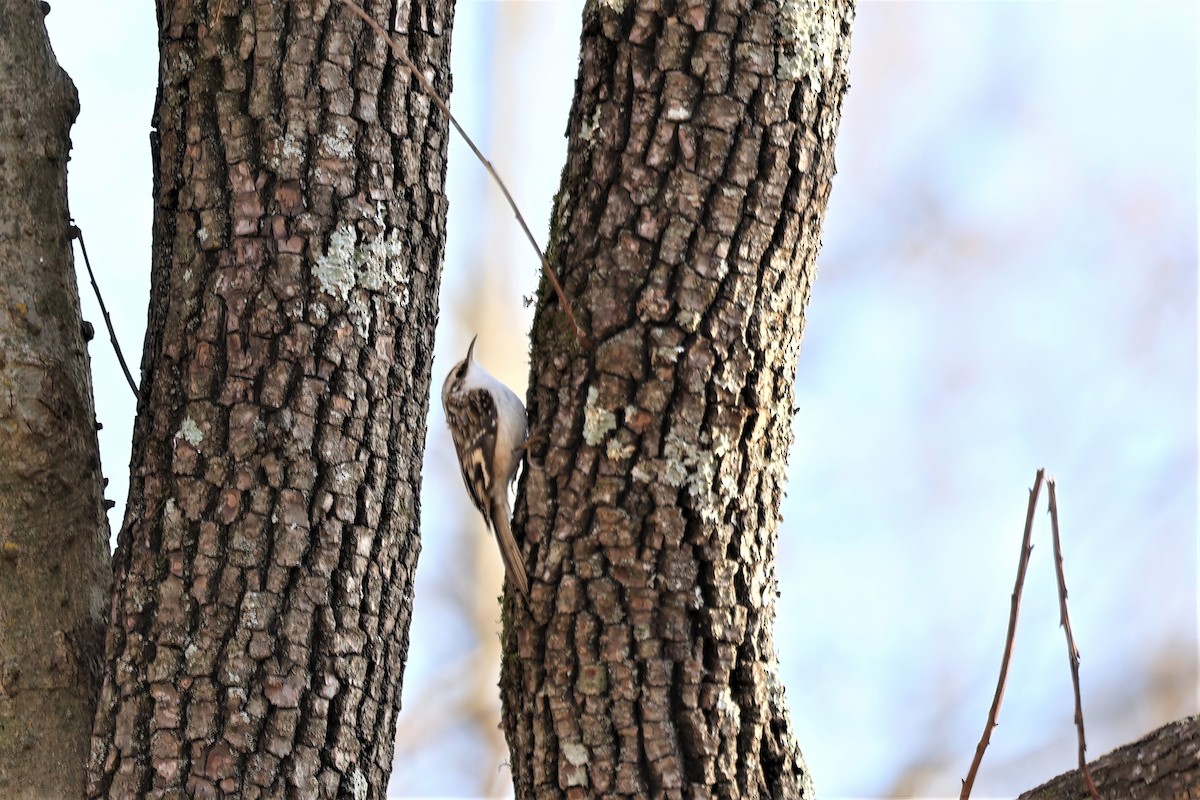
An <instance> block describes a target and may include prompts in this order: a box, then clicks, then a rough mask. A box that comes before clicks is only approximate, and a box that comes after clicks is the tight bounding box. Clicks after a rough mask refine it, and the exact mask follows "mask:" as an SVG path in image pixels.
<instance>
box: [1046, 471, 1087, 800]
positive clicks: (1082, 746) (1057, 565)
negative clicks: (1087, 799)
mask: <svg viewBox="0 0 1200 800" xmlns="http://www.w3.org/2000/svg"><path fill="white" fill-rule="evenodd" d="M1054 486H1055V483H1054V478H1050V479H1049V480H1048V481H1046V488H1047V489H1049V491H1050V530H1051V531H1052V532H1053V534H1054V572H1055V574H1056V575H1057V576H1058V609H1059V622H1060V624H1061V625H1062V626H1063V629H1064V630H1065V631H1066V632H1067V655H1068V656H1069V657H1070V660H1071V683H1072V685H1073V686H1074V687H1075V727H1076V728H1077V729H1078V730H1079V771H1080V772H1081V773H1082V774H1083V779H1084V781H1085V782H1086V783H1087V787H1088V792H1089V793H1090V794H1091V795H1092V798H1093V800H1100V791H1099V790H1098V789H1097V788H1096V782H1095V781H1094V780H1092V773H1091V770H1089V769H1088V765H1087V755H1086V752H1087V741H1086V739H1085V738H1084V735H1083V700H1082V699H1080V695H1079V650H1077V649H1076V648H1075V637H1074V636H1073V635H1072V634H1071V617H1070V615H1068V614H1067V577H1066V574H1065V573H1064V572H1063V557H1062V540H1061V539H1060V538H1059V535H1058V497H1057V495H1056V494H1055V492H1054Z"/></svg>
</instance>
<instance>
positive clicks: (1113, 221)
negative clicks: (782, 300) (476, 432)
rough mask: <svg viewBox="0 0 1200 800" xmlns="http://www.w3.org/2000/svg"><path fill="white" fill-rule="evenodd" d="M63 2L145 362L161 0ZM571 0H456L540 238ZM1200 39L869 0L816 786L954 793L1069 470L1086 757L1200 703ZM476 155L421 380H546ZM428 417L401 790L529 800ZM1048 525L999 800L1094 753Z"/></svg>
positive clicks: (489, 115)
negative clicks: (1078, 729) (1023, 565)
mask: <svg viewBox="0 0 1200 800" xmlns="http://www.w3.org/2000/svg"><path fill="white" fill-rule="evenodd" d="M51 3H52V6H53V10H52V12H51V14H50V16H49V17H48V20H47V22H48V25H49V28H50V33H51V37H52V41H53V43H54V46H55V49H56V52H57V54H58V57H59V59H60V61H61V62H62V63H63V65H64V66H65V68H66V69H67V70H68V71H69V73H70V74H71V77H72V78H73V79H74V80H75V83H76V85H77V86H78V87H79V91H80V96H81V101H82V105H83V110H82V113H81V114H80V117H79V121H78V122H77V123H76V125H75V128H74V131H73V140H74V143H75V149H74V153H73V157H72V161H71V172H70V189H71V208H72V212H73V214H74V215H75V218H76V221H77V222H78V224H79V225H80V226H82V228H83V230H84V232H85V234H86V238H87V242H88V246H89V253H90V254H91V255H92V258H93V259H94V265H95V266H96V268H97V271H98V277H99V279H100V281H101V284H102V286H103V287H104V288H105V291H106V292H107V298H106V299H107V302H108V304H109V306H110V307H111V308H112V309H113V311H114V314H115V322H116V325H117V329H118V334H119V337H120V340H121V342H122V344H123V347H124V349H125V352H126V355H127V357H128V359H129V360H130V363H131V364H133V365H136V364H137V363H138V361H139V354H138V351H139V349H140V347H141V343H142V336H143V326H144V324H145V315H146V298H147V292H148V265H149V249H150V216H151V198H150V157H149V149H148V144H147V135H148V133H149V125H150V114H151V110H152V106H153V101H154V95H155V88H156V86H155V81H156V70H157V66H156V63H157V56H156V51H155V46H156V45H155V42H156V33H155V29H154V9H153V7H152V4H150V3H147V2H133V1H132V0H118V1H117V2H111V3H104V4H98V3H94V2H91V0H51ZM580 11H581V4H580V3H579V2H577V0H526V1H518V0H508V1H507V2H499V1H497V2H483V1H481V0H462V2H460V3H459V4H458V11H457V20H456V23H455V31H454V85H455V93H454V96H453V106H454V108H455V110H456V113H457V114H458V115H459V116H460V118H461V121H462V122H463V124H464V125H465V126H466V128H467V129H468V130H469V131H471V132H472V133H473V134H474V135H475V136H476V137H477V138H478V140H479V142H480V144H481V146H482V147H483V149H484V151H485V152H486V153H487V154H488V155H489V156H490V158H491V159H492V160H493V162H494V163H495V164H496V166H497V168H498V169H499V170H500V171H501V173H502V174H503V175H504V176H505V177H506V178H507V180H508V182H509V185H510V187H511V189H512V190H513V193H514V195H515V196H516V198H517V200H518V202H519V203H520V205H521V207H522V208H523V210H524V212H525V214H526V216H527V217H528V219H529V220H530V224H531V226H532V227H533V228H534V230H535V232H537V233H538V234H539V235H540V236H541V237H543V238H544V236H545V231H546V230H547V227H548V224H547V220H548V218H549V210H550V202H551V198H552V196H553V193H554V191H555V190H556V189H557V185H558V176H559V171H560V169H561V166H562V163H563V158H564V154H565V146H566V141H565V139H564V131H565V129H566V120H567V112H568V108H569V105H570V100H571V94H572V90H573V83H574V78H575V71H576V66H577V54H578V36H579V20H580ZM1197 26H1198V21H1197V7H1196V6H1195V5H1194V4H1192V3H1190V2H1177V3H1171V2H1149V3H1147V2H1142V3H1132V2H1131V3H1093V2H1087V3H1081V2H1061V3H1060V2H1037V3H1009V2H981V3H965V2H963V3H935V2H914V3H884V2H863V3H861V4H860V5H859V10H858V18H857V21H856V23H855V29H854V41H853V47H852V53H853V55H852V58H851V70H852V75H851V83H852V88H851V90H850V92H849V94H848V95H847V97H846V101H845V108H844V117H843V121H842V127H841V134H840V136H839V138H838V144H837V153H838V167H839V171H838V175H837V177H836V178H835V181H834V189H833V198H832V201H831V204H830V207H829V212H828V216H827V221H826V225H825V233H824V242H825V246H824V250H823V252H822V254H821V259H820V277H819V280H818V281H817V284H816V288H815V291H814V293H813V298H812V303H811V306H810V308H809V316H808V328H807V332H806V334H805V337H804V347H803V352H802V355H801V359H800V368H799V374H798V376H797V398H798V405H799V406H800V413H799V415H798V416H797V417H796V421H795V427H796V431H795V433H796V442H795V446H794V448H793V452H792V456H791V483H790V491H789V495H788V498H787V500H786V501H785V507H784V509H783V514H784V518H785V521H784V524H783V528H782V533H781V538H780V550H779V575H780V581H779V582H780V590H781V597H780V600H779V609H778V611H779V619H778V627H777V642H778V647H779V652H780V658H781V662H782V669H783V674H784V677H785V682H786V685H787V687H788V699H789V703H790V707H791V711H792V718H793V722H794V726H795V729H796V730H797V732H798V736H799V740H800V744H801V746H802V748H803V750H804V753H805V755H806V757H807V759H808V762H809V766H810V767H811V769H812V771H813V774H814V777H815V780H816V785H817V787H818V790H819V791H820V793H821V796H822V797H826V798H833V797H846V798H849V797H857V798H877V797H918V798H937V797H951V796H954V797H956V796H957V794H958V789H959V785H960V780H961V778H962V777H963V775H964V774H965V773H966V769H967V766H968V764H969V762H970V759H971V756H972V755H973V753H974V748H975V744H976V742H977V740H978V738H979V734H980V732H981V731H982V729H983V724H984V719H985V716H986V713H987V709H988V706H989V704H990V703H991V699H992V692H993V690H994V687H995V680H996V676H997V672H998V669H999V661H1000V656H1001V651H1002V649H1003V643H1004V631H1005V626H1006V624H1007V614H1008V606H1009V595H1010V593H1011V591H1012V584H1013V578H1014V574H1015V569H1016V563H1017V556H1018V550H1019V545H1020V537H1021V528H1022V523H1023V519H1024V512H1025V505H1026V500H1027V489H1028V488H1029V486H1030V485H1031V484H1032V481H1033V476H1034V472H1035V470H1036V469H1037V468H1038V467H1040V466H1045V467H1046V468H1047V469H1048V470H1049V471H1050V472H1051V473H1052V474H1053V475H1055V476H1056V477H1057V478H1058V481H1059V502H1060V513H1061V521H1062V528H1063V537H1064V547H1065V551H1066V569H1067V580H1068V585H1069V586H1070V589H1071V614H1072V622H1073V627H1074V633H1075V637H1076V642H1077V644H1078V646H1079V648H1080V650H1081V652H1082V655H1083V661H1082V691H1083V702H1084V713H1085V717H1086V721H1087V726H1088V743H1089V745H1090V746H1089V754H1090V755H1091V756H1098V755H1100V754H1102V753H1104V752H1107V751H1108V750H1110V749H1112V748H1113V747H1115V746H1117V745H1120V744H1123V743H1126V742H1129V741H1132V740H1135V739H1137V738H1139V737H1140V736H1142V735H1143V734H1145V733H1147V732H1149V731H1150V730H1152V729H1153V728H1155V727H1157V726H1158V725H1161V724H1163V723H1165V722H1167V721H1169V720H1172V719H1177V718H1179V717H1182V716H1185V715H1188V714H1194V713H1196V712H1197V707H1198V702H1197V689H1198V687H1197V676H1198V669H1197V544H1196V534H1197V430H1196V422H1197V411H1196V408H1197V406H1196V386H1197V360H1196V348H1197V327H1196V308H1197V95H1198V93H1200V92H1198V88H1200V87H1198V86H1197V84H1198V78H1197V74H1198V73H1197V38H1198V30H1197ZM453 142H454V146H453V148H452V152H451V161H450V187H449V193H450V201H451V205H450V214H451V218H450V223H449V230H450V234H449V235H450V239H449V243H448V246H447V262H446V271H445V278H444V293H443V299H442V315H441V328H440V330H439V332H438V351H437V363H436V364H435V375H434V389H435V392H436V391H437V390H438V389H439V388H440V386H441V381H442V378H443V376H444V374H445V371H446V370H447V369H448V368H449V367H450V365H451V364H452V363H453V362H454V361H455V360H457V359H458V358H460V357H461V354H462V353H463V351H465V347H466V343H467V341H468V340H469V339H470V337H471V335H473V334H474V333H476V332H479V333H480V334H481V340H482V344H481V346H480V347H479V348H478V354H479V356H480V357H481V359H482V360H483V361H484V362H485V363H486V364H487V365H488V367H489V369H491V370H492V371H493V372H494V373H495V374H497V375H498V376H499V377H501V378H502V379H504V380H506V381H507V382H509V383H510V384H511V385H512V386H513V387H514V388H516V389H517V390H518V393H519V394H523V393H524V387H525V385H526V379H527V371H528V359H527V340H526V332H527V330H528V328H529V321H530V318H531V313H532V310H531V309H529V308H527V307H525V306H524V305H523V303H522V298H523V297H524V296H527V295H530V294H532V292H533V291H534V288H535V287H536V285H537V281H538V266H537V262H536V260H535V258H534V256H533V255H532V253H531V252H530V251H529V249H528V246H527V245H526V244H525V243H524V242H523V241H522V239H521V237H520V234H519V231H518V229H517V227H516V225H515V223H514V222H513V221H512V219H511V215H510V213H509V211H508V210H507V208H506V207H505V206H504V205H503V204H502V201H501V199H500V196H499V194H498V192H497V191H496V190H495V189H494V187H493V186H492V185H491V184H490V183H489V181H488V180H487V178H486V176H485V174H484V172H483V169H482V168H481V167H480V165H479V164H478V163H477V162H475V161H474V160H473V159H472V158H471V157H470V155H469V153H468V152H467V150H466V148H465V147H463V146H462V144H461V142H459V141H458V140H457V139H455V140H453ZM80 269H81V270H82V264H80ZM82 285H83V286H84V292H83V305H84V316H85V317H86V318H87V319H89V320H91V321H92V322H93V323H95V324H96V325H97V327H99V326H100V324H101V322H102V320H101V318H100V314H99V311H98V310H97V308H96V306H95V302H94V300H93V298H92V297H91V294H90V292H87V291H86V282H85V283H83V284H82ZM91 354H92V364H93V369H94V371H95V375H96V397H97V408H98V413H99V416H100V420H101V421H102V422H103V423H104V430H103V431H101V433H100V437H101V447H102V450H103V456H104V466H105V472H106V474H107V476H108V477H109V478H110V479H111V484H110V486H109V488H108V496H109V497H110V498H112V499H113V500H116V501H117V507H116V508H114V509H113V510H112V512H111V513H110V520H111V522H112V526H113V530H114V532H115V531H116V529H117V527H118V526H119V524H120V521H121V518H122V513H123V506H124V500H125V494H126V490H127V476H126V474H125V473H126V471H127V465H128V462H129V439H130V435H131V429H132V417H133V413H134V408H133V401H132V397H131V396H130V394H129V390H128V388H127V387H126V386H125V383H124V380H123V379H122V378H121V375H120V371H119V368H118V367H117V364H116V361H115V359H114V357H113V355H112V352H111V351H110V349H109V347H108V344H107V341H106V337H105V336H103V335H98V336H97V337H96V339H95V340H94V341H93V343H92V346H91ZM433 405H434V408H433V410H432V411H431V415H430V420H429V426H430V427H429V450H428V453H427V456H426V470H425V485H424V489H423V501H422V507H423V531H424V546H423V552H422V555H421V560H420V569H419V571H418V573H417V587H416V592H417V595H416V606H415V612H416V613H415V615H414V621H413V629H412V644H411V650H410V659H409V663H408V669H407V672H406V675H405V691H404V709H403V711H402V712H401V715H400V722H399V731H398V736H397V747H396V769H395V773H394V775H393V777H392V783H391V787H390V795H391V796H393V797H397V798H408V797H457V798H477V797H504V796H506V795H507V794H509V793H511V788H510V782H509V777H508V771H507V767H506V766H505V762H506V761H507V750H506V749H505V746H504V742H503V738H502V735H501V733H500V731H499V730H498V728H497V725H498V721H499V701H498V697H497V689H496V681H497V676H498V654H499V645H498V637H497V633H498V630H499V610H498V606H497V603H496V597H497V595H498V594H499V590H500V582H501V566H500V560H499V558H498V556H497V554H496V552H495V548H494V546H493V545H492V543H491V541H490V539H489V538H487V537H486V536H485V534H484V533H483V531H482V528H481V525H480V524H479V518H478V515H477V514H476V513H475V511H474V509H473V508H472V507H471V505H470V503H469V501H468V500H467V497H466V493H465V491H464V490H463V488H462V486H461V482H460V479H459V476H458V473H457V469H456V467H455V465H454V463H453V460H452V457H451V456H450V455H449V454H450V453H451V445H450V443H449V438H448V436H447V434H446V431H445V425H444V421H443V419H442V416H441V409H440V408H439V407H437V405H438V404H436V403H434V404H433ZM1043 503H1044V501H1043ZM1042 508H1043V510H1044V508H1045V506H1044V504H1043V506H1042ZM1049 533H1050V532H1049V524H1048V521H1047V520H1046V516H1045V514H1044V513H1039V514H1038V526H1037V528H1036V529H1035V533H1034V536H1035V539H1034V543H1035V548H1034V553H1033V559H1032V566H1031V569H1030V574H1029V577H1028V580H1027V582H1026V588H1025V600H1024V606H1023V610H1022V617H1021V625H1020V628H1019V631H1018V635H1017V643H1016V652H1015V656H1014V661H1013V665H1012V668H1011V671H1010V675H1009V682H1008V689H1007V691H1006V694H1005V703H1004V706H1003V708H1002V710H1001V714H1000V727H999V728H998V729H997V730H996V732H995V733H994V735H993V738H992V745H991V747H990V749H989V750H988V753H987V756H986V758H985V759H984V762H983V768H982V771H981V774H980V777H979V780H978V782H977V784H976V790H975V794H974V796H975V797H977V798H984V797H1004V796H1012V795H1015V794H1017V793H1018V792H1020V791H1021V790H1024V789H1027V788H1031V787H1033V786H1034V785H1036V784H1038V783H1040V782H1042V781H1044V780H1046V779H1048V778H1050V777H1052V776H1053V775H1055V774H1057V773H1059V772H1063V771H1065V770H1067V769H1070V768H1072V767H1073V766H1074V765H1075V747H1076V740H1075V735H1076V734H1075V729H1074V727H1073V723H1072V714H1073V705H1072V697H1071V688H1070V676H1069V670H1068V665H1067V657H1066V645H1065V642H1064V638H1063V635H1062V632H1061V630H1060V629H1059V627H1058V610H1057V598H1056V594H1055V583H1054V573H1053V563H1052V558H1051V548H1050V539H1049Z"/></svg>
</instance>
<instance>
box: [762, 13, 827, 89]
mask: <svg viewBox="0 0 1200 800" xmlns="http://www.w3.org/2000/svg"><path fill="white" fill-rule="evenodd" d="M775 28H776V30H777V31H778V33H779V37H780V41H779V44H778V45H777V47H776V55H777V58H778V63H777V65H776V69H775V76H776V77H778V78H779V79H781V80H793V81H798V80H801V79H803V78H808V80H809V82H810V83H811V84H812V88H813V91H815V92H820V91H821V86H822V83H823V80H824V78H825V76H827V75H829V74H830V73H831V72H832V70H833V51H834V44H835V42H836V41H837V28H838V20H837V15H836V13H835V12H834V10H833V9H831V8H829V7H828V6H827V4H825V3H823V2H820V0H780V3H779V14H778V16H777V17H776V19H775Z"/></svg>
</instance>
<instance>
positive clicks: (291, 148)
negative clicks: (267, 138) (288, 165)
mask: <svg viewBox="0 0 1200 800" xmlns="http://www.w3.org/2000/svg"><path fill="white" fill-rule="evenodd" d="M280 155H281V156H282V157H283V158H286V159H287V160H289V161H298V160H300V159H302V158H304V146H303V145H302V144H300V141H299V140H298V139H297V138H296V137H295V136H293V135H292V133H291V131H288V132H287V133H286V134H284V137H283V147H282V148H281V149H280Z"/></svg>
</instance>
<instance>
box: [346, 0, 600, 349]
mask: <svg viewBox="0 0 1200 800" xmlns="http://www.w3.org/2000/svg"><path fill="white" fill-rule="evenodd" d="M341 2H342V3H343V5H345V6H346V8H348V9H350V11H352V12H353V13H354V15H355V16H357V17H359V18H360V19H362V21H363V22H365V23H367V25H369V26H370V27H371V29H372V30H374V31H375V32H376V33H378V34H379V35H380V36H382V37H383V39H384V41H386V42H387V43H388V45H389V46H390V47H391V48H392V53H394V54H395V56H396V58H398V59H400V61H401V62H402V63H403V64H404V66H406V67H408V71H409V72H410V73H412V76H413V77H414V78H416V79H417V83H419V84H421V88H422V89H424V90H425V92H426V94H428V95H429V98H430V99H431V100H433V104H434V105H436V106H437V107H438V109H439V110H441V112H442V113H443V114H445V115H446V117H447V118H449V120H450V124H452V125H453V126H454V129H455V130H456V131H458V133H459V135H460V136H462V138H463V141H465V142H466V143H467V146H468V147H470V148H471V152H472V153H474V154H475V157H476V158H478V159H479V162H480V163H481V164H483V166H484V168H485V169H486V170H487V171H488V173H489V174H490V175H491V176H492V180H494V181H495V182H496V185H497V186H499V187H500V191H501V193H503V194H504V199H505V200H507V201H508V207H509V208H511V209H512V212H513V215H514V216H515V217H516V218H517V222H518V223H519V224H520V226H521V230H522V231H524V232H525V238H526V239H528V240H529V244H530V246H532V247H533V249H534V251H535V252H536V253H537V254H538V259H540V260H541V262H542V272H544V273H545V274H546V277H547V278H548V279H549V280H550V285H551V286H553V287H554V292H555V294H557V295H558V302H559V305H561V306H562V307H563V311H564V312H566V315H567V319H568V320H570V322H571V325H572V326H573V327H574V328H575V336H576V338H578V339H579V342H580V344H582V345H583V346H584V347H587V345H588V337H587V334H586V333H584V332H583V328H581V327H580V326H579V322H578V321H577V320H576V319H575V312H574V311H573V310H572V309H571V303H570V302H569V301H568V300H567V295H566V293H565V292H564V291H563V288H562V284H561V283H559V282H558V276H557V275H556V274H555V273H554V267H553V266H551V265H550V260H549V259H547V258H546V254H545V253H543V252H542V248H540V247H538V243H537V240H536V239H534V238H533V232H532V231H530V230H529V225H527V224H526V222H525V217H524V216H523V215H522V214H521V209H519V208H517V203H516V201H515V200H513V197H512V195H511V194H510V193H509V191H508V186H506V185H505V184H504V181H503V180H502V179H501V178H500V174H499V173H497V172H496V168H495V167H493V166H492V162H491V161H489V160H488V159H487V158H486V157H485V156H484V155H483V153H482V152H481V151H480V150H479V148H478V147H476V146H475V141H474V140H473V139H472V138H471V137H470V136H468V135H467V132H466V131H465V130H463V127H462V125H459V124H458V120H457V119H455V117H454V114H452V113H451V112H450V106H449V105H447V104H446V101H445V100H443V99H442V98H441V96H440V95H439V94H438V93H437V90H436V89H434V88H433V84H432V83H430V82H429V79H428V78H426V77H425V74H424V73H423V72H421V70H419V69H417V65H416V64H414V63H413V62H412V59H411V58H409V57H408V54H407V53H405V52H404V50H403V49H402V48H401V47H400V45H399V44H397V43H396V40H395V39H393V38H392V37H391V36H390V35H388V32H387V31H386V30H384V29H383V26H382V25H380V24H379V23H378V22H376V21H375V19H374V17H372V16H371V15H370V14H368V13H367V12H366V11H363V9H362V6H360V5H359V4H358V3H356V2H354V0H341Z"/></svg>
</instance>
